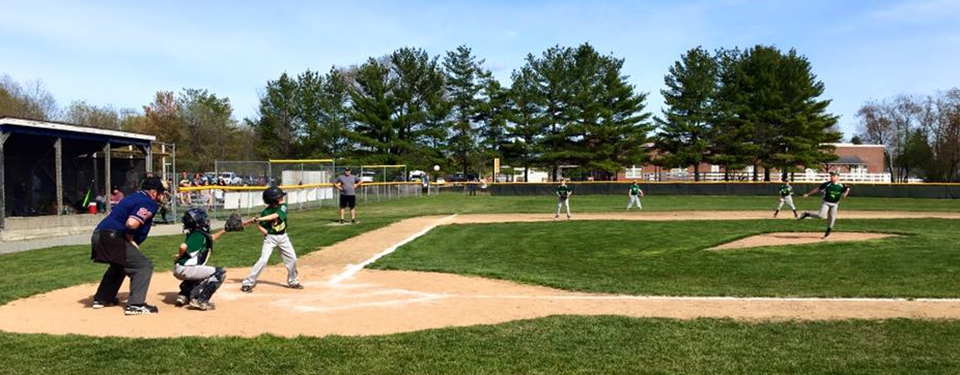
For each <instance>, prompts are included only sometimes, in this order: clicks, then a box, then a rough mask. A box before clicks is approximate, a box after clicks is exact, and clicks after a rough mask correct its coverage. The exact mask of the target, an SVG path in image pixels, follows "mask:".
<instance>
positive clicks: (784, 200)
mask: <svg viewBox="0 0 960 375" xmlns="http://www.w3.org/2000/svg"><path fill="white" fill-rule="evenodd" d="M784 203H786V204H787V206H790V209H791V210H794V211H796V210H797V206H794V205H793V196H790V195H788V196H785V197H780V204H778V205H777V211H780V209H781V208H783V204H784Z"/></svg>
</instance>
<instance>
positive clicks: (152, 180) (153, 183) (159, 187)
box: [140, 177, 166, 194]
mask: <svg viewBox="0 0 960 375" xmlns="http://www.w3.org/2000/svg"><path fill="white" fill-rule="evenodd" d="M140 190H156V191H157V193H158V194H159V193H163V192H164V191H166V189H164V188H163V181H160V179H159V178H157V177H147V178H145V179H143V184H141V185H140Z"/></svg>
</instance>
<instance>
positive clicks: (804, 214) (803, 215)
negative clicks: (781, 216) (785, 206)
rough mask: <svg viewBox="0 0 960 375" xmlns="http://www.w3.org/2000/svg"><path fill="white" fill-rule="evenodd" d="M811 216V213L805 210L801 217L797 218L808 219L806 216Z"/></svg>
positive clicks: (798, 219)
mask: <svg viewBox="0 0 960 375" xmlns="http://www.w3.org/2000/svg"><path fill="white" fill-rule="evenodd" d="M809 216H810V214H809V213H806V212H804V213H803V214H802V215H800V217H798V218H797V221H800V220H803V219H806V218H807V217H809Z"/></svg>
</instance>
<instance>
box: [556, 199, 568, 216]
mask: <svg viewBox="0 0 960 375" xmlns="http://www.w3.org/2000/svg"><path fill="white" fill-rule="evenodd" d="M564 206H566V207H567V217H570V197H567V198H557V216H560V209H562V208H563V207H564Z"/></svg>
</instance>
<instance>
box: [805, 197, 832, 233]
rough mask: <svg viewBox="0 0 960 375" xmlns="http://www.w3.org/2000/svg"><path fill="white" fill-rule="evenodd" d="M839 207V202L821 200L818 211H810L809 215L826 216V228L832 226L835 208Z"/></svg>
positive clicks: (822, 217)
mask: <svg viewBox="0 0 960 375" xmlns="http://www.w3.org/2000/svg"><path fill="white" fill-rule="evenodd" d="M838 207H840V203H830V202H823V203H822V204H820V212H810V213H809V216H810V217H815V218H817V219H824V218H827V219H829V220H830V222H829V225H828V226H827V228H831V229H832V228H833V222H834V221H836V220H837V208H838Z"/></svg>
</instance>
